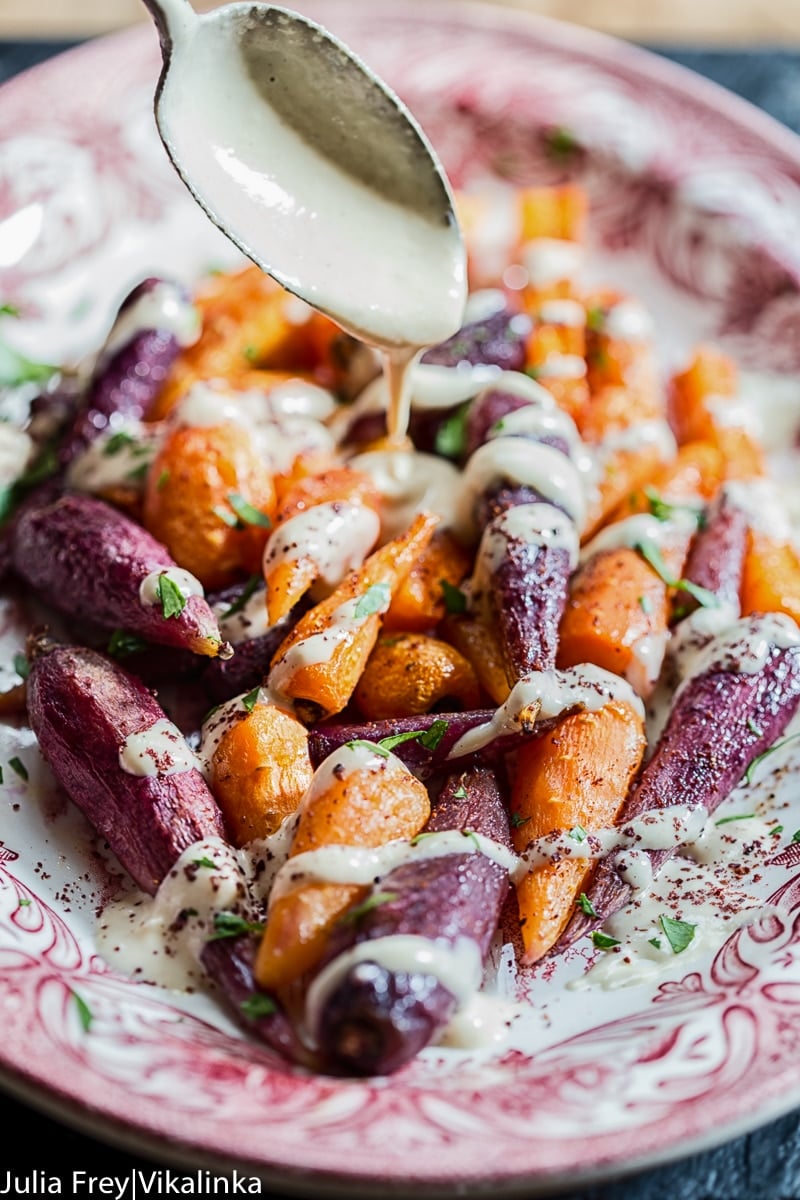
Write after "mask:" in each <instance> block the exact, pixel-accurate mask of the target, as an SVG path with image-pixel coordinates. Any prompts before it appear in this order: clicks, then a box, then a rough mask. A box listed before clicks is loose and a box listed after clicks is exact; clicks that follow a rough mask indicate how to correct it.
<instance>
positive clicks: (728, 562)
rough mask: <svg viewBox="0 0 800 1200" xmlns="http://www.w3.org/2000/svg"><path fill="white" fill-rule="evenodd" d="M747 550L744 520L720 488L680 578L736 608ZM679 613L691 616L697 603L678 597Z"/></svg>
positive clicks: (739, 511) (689, 597)
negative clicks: (688, 613) (690, 613)
mask: <svg viewBox="0 0 800 1200" xmlns="http://www.w3.org/2000/svg"><path fill="white" fill-rule="evenodd" d="M746 546H747V516H746V514H745V512H744V511H743V510H742V509H741V508H739V507H738V506H737V505H736V503H735V501H734V499H733V497H732V496H731V493H730V492H729V491H728V490H727V489H725V488H723V489H722V491H721V492H720V494H719V497H718V498H717V500H716V501H715V503H714V504H713V505H712V506H711V508H710V510H709V512H708V514H707V516H706V519H705V522H704V525H703V528H702V529H699V530H698V532H697V533H696V534H695V537H694V539H693V541H692V545H691V548H690V550H689V557H688V559H687V561H686V566H685V567H684V571H683V578H684V579H688V580H689V581H690V582H691V583H693V584H695V585H696V586H697V587H701V588H704V589H705V590H706V591H707V592H709V593H710V595H712V596H714V597H715V599H716V600H717V602H718V603H719V604H725V605H728V606H731V607H732V608H733V609H734V611H738V608H739V588H740V585H741V582H742V568H743V565H744V555H745V549H746ZM678 603H679V605H680V611H681V612H682V613H684V614H685V613H687V612H691V611H692V610H693V609H694V608H695V607H697V603H698V601H697V599H696V598H695V597H693V596H692V595H691V594H690V593H688V592H683V591H682V592H681V593H680V596H679V601H678Z"/></svg>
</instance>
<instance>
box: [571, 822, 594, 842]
mask: <svg viewBox="0 0 800 1200" xmlns="http://www.w3.org/2000/svg"><path fill="white" fill-rule="evenodd" d="M588 836H589V835H588V833H587V832H586V830H585V829H584V828H583V826H582V825H573V827H572V829H570V831H569V833H568V834H567V837H570V838H572V840H573V842H585V841H586V839H587V837H588Z"/></svg>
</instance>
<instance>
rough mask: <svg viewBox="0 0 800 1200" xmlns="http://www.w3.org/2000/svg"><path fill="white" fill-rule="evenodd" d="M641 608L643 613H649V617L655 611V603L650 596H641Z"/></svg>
mask: <svg viewBox="0 0 800 1200" xmlns="http://www.w3.org/2000/svg"><path fill="white" fill-rule="evenodd" d="M639 608H640V609H641V610H642V612H643V613H647V615H648V616H649V615H650V613H651V612H652V611H653V601H652V600H651V599H650V597H649V596H640V597H639Z"/></svg>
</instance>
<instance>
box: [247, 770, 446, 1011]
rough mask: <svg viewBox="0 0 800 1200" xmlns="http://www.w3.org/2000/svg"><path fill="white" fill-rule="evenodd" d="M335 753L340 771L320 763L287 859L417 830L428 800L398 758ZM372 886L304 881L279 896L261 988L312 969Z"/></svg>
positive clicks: (260, 963)
mask: <svg viewBox="0 0 800 1200" xmlns="http://www.w3.org/2000/svg"><path fill="white" fill-rule="evenodd" d="M336 759H337V762H338V763H340V764H342V769H341V770H328V769H327V768H326V765H325V763H323V765H322V767H321V768H320V770H319V771H318V772H317V775H316V777H315V780H314V782H313V783H312V785H311V788H310V789H309V791H308V792H307V794H306V797H305V799H304V801H303V804H302V806H301V809H300V818H299V822H298V826H297V831H296V833H295V835H294V838H293V840H292V848H291V851H290V858H293V857H294V856H296V855H298V854H302V853H304V852H305V851H309V850H318V849H320V848H322V847H324V846H368V847H377V846H382V845H384V844H385V843H386V842H389V841H392V840H393V839H396V838H412V837H414V836H415V835H416V834H417V833H419V831H420V830H421V829H422V828H423V826H424V825H425V822H426V821H427V819H428V816H429V814H430V800H429V798H428V793H427V791H426V789H425V787H424V785H423V784H421V783H420V782H419V780H417V779H416V778H415V777H414V776H413V775H412V774H411V772H410V771H408V770H407V769H406V767H404V766H403V764H402V763H401V762H400V761H399V760H398V759H396V758H394V756H393V755H388V754H385V752H384V754H379V753H376V754H374V755H371V756H369V757H368V758H367V760H366V761H363V755H362V757H359V751H358V749H354V750H349V749H348V748H346V747H345V748H344V749H343V750H341V751H338V752H337V753H336ZM329 761H330V760H326V762H329ZM368 891H369V887H365V886H362V885H360V884H336V883H305V884H302V885H301V886H300V887H299V888H297V889H296V890H294V891H290V892H288V893H287V894H284V895H282V896H279V897H278V898H277V899H276V900H274V901H273V902H272V903H271V904H270V908H269V913H268V917H267V922H266V928H265V930H264V935H263V938H262V941H261V944H260V946H259V950H258V957H257V960H256V968H255V973H256V978H257V980H258V982H259V983H260V984H261V986H262V987H265V988H284V987H286V986H287V985H288V984H290V983H292V982H293V981H294V980H296V979H297V978H298V977H299V976H301V975H303V974H305V973H306V972H307V971H309V970H310V969H311V968H312V967H313V966H314V965H315V964H316V963H317V962H318V961H319V959H320V957H321V955H322V953H323V951H324V949H325V946H326V944H327V941H328V938H329V936H330V933H331V930H332V929H333V927H334V925H335V924H336V922H337V920H339V919H340V918H341V917H342V915H343V914H344V913H345V912H346V911H347V909H348V908H350V907H351V906H352V905H353V904H358V903H359V901H360V900H361V899H362V898H363V897H364V896H365V895H366V894H367V893H368Z"/></svg>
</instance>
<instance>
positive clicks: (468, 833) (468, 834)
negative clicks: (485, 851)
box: [461, 829, 482, 850]
mask: <svg viewBox="0 0 800 1200" xmlns="http://www.w3.org/2000/svg"><path fill="white" fill-rule="evenodd" d="M461 836H462V837H465V838H469V840H470V841H471V842H472V843H473V845H474V846H475V849H476V850H481V849H482V846H481V839H480V834H478V833H476V832H475V830H474V829H462V830H461Z"/></svg>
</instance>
